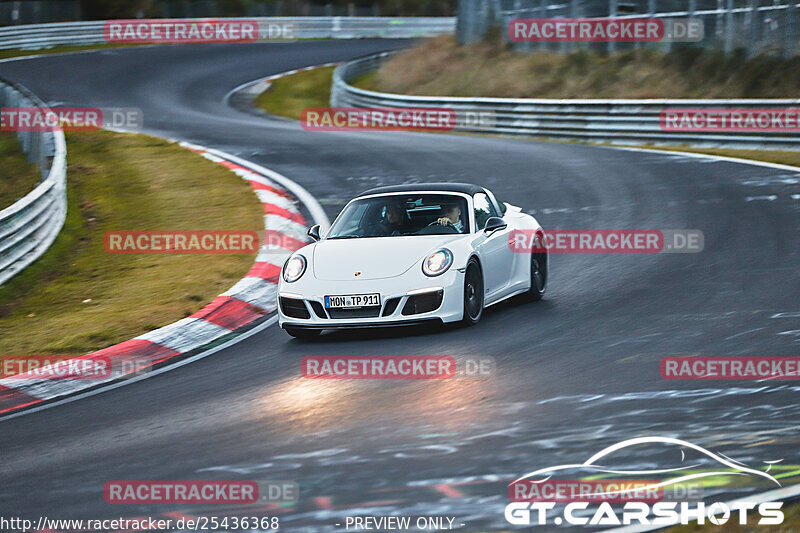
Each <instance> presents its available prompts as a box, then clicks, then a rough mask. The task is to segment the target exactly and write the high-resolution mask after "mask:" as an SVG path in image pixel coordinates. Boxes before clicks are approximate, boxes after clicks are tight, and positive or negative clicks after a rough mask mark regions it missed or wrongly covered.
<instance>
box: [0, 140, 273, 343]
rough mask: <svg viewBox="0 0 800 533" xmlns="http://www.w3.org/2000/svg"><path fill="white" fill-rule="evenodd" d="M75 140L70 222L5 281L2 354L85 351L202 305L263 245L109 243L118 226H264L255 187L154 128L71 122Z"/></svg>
mask: <svg viewBox="0 0 800 533" xmlns="http://www.w3.org/2000/svg"><path fill="white" fill-rule="evenodd" d="M67 152H68V157H67V160H68V170H67V182H68V183H67V195H68V202H69V206H68V207H69V208H68V215H67V220H66V223H65V226H64V228H63V229H62V231H61V233H60V234H59V236H58V238H57V239H56V241H55V242H54V243H53V245H52V246H51V247H50V249H49V250H48V251H47V252H46V253H45V254H44V255H43V256H42V257H41V258H40V259H39V260H38V261H36V262H35V263H34V264H32V265H31V266H29V267H28V268H26V269H25V270H24V271H23V272H22V273H21V274H19V275H18V276H16V277H14V278H12V279H11V280H10V281H8V282H7V283H5V284H4V285H2V286H0V354H7V355H31V354H65V355H67V354H70V355H73V354H75V355H77V354H83V353H87V352H91V351H93V350H97V349H101V348H104V347H107V346H109V345H112V344H115V343H118V342H121V341H124V340H128V339H130V338H133V337H136V336H138V335H141V334H143V333H145V332H147V331H150V330H152V329H155V328H158V327H160V326H163V325H166V324H169V323H171V322H174V321H175V320H179V319H181V318H184V317H186V316H188V315H190V314H192V313H193V312H195V311H197V310H198V309H200V308H201V307H202V306H203V305H205V303H207V302H210V301H211V300H212V299H213V298H214V297H215V296H216V295H217V294H219V293H221V292H224V291H225V290H227V289H228V288H230V287H231V286H232V285H233V284H234V283H235V282H236V281H238V280H239V279H240V278H241V277H242V276H243V275H244V274H245V273H246V272H247V271H248V270H249V268H250V267H251V266H252V263H253V260H254V256H253V255H252V254H249V255H119V254H108V253H106V252H105V249H104V246H103V236H104V234H105V233H106V232H107V231H110V230H173V229H174V230H202V229H207V230H211V229H218V230H225V229H228V230H234V229H237V230H261V229H263V218H262V208H261V205H260V204H259V203H258V200H257V198H256V196H255V195H254V194H253V193H252V191H251V189H250V187H249V186H248V185H247V183H246V182H245V181H244V180H242V179H241V178H239V177H238V176H236V175H235V174H234V173H232V172H230V171H229V170H227V169H226V168H224V167H222V166H221V165H217V164H214V163H212V162H210V161H208V160H206V159H204V158H202V157H201V156H199V155H197V154H196V153H194V152H191V151H189V150H186V149H184V148H181V147H180V146H178V145H176V144H173V143H168V142H167V141H163V140H160V139H156V138H153V137H149V136H146V135H131V134H120V133H111V132H71V133H68V134H67ZM87 300H89V301H87Z"/></svg>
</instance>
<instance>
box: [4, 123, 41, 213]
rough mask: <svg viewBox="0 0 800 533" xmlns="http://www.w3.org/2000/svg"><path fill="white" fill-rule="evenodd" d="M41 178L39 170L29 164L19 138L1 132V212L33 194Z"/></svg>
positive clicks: (10, 133) (11, 133) (6, 132)
mask: <svg viewBox="0 0 800 533" xmlns="http://www.w3.org/2000/svg"><path fill="white" fill-rule="evenodd" d="M39 178H40V174H39V169H38V168H37V167H36V165H35V164H33V163H29V162H28V159H27V157H26V156H25V154H24V153H23V151H22V144H21V143H20V142H19V140H17V136H16V135H15V134H14V133H13V132H10V131H0V210H2V209H4V208H6V207H8V206H10V205H11V204H13V203H14V202H16V201H17V200H18V199H20V198H22V197H23V196H25V195H26V194H28V193H29V192H31V191H32V190H33V189H34V188H35V187H36V184H37V183H39Z"/></svg>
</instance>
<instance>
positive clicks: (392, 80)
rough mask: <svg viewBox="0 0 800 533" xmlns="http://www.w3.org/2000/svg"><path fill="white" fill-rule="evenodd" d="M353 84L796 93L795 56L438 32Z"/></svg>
mask: <svg viewBox="0 0 800 533" xmlns="http://www.w3.org/2000/svg"><path fill="white" fill-rule="evenodd" d="M356 85H357V86H358V87H361V88H364V89H371V90H376V91H383V92H390V93H400V94H412V95H430V96H496V97H505V98H798V97H800V56H795V57H791V58H785V59H784V58H780V57H774V56H758V57H753V58H748V57H746V55H745V54H744V52H743V51H741V50H739V51H736V52H735V53H734V54H732V55H731V56H730V57H725V55H724V54H723V53H722V52H721V51H713V50H703V49H700V48H687V47H676V48H674V49H673V50H672V51H670V52H669V53H663V52H659V51H657V50H652V49H641V50H629V51H621V52H617V53H614V54H608V53H605V52H596V51H588V50H582V51H578V52H574V53H571V54H558V53H554V52H546V51H541V52H532V53H524V52H515V51H512V50H509V49H507V48H506V47H505V46H504V45H503V44H502V43H501V42H500V41H499V39H494V40H492V39H487V40H485V41H483V42H479V43H476V44H472V45H468V46H459V45H458V43H457V42H456V40H455V38H454V37H452V36H440V37H436V38H433V39H430V40H428V41H424V42H423V43H421V44H420V45H418V46H416V47H413V48H409V49H408V50H404V51H402V52H400V53H399V54H397V55H395V56H394V57H393V58H391V59H390V60H389V61H387V62H386V63H385V64H384V65H383V66H382V67H381V68H380V69H378V71H377V72H376V73H375V74H372V75H367V76H365V77H363V78H361V79H360V80H358V81H357V83H356Z"/></svg>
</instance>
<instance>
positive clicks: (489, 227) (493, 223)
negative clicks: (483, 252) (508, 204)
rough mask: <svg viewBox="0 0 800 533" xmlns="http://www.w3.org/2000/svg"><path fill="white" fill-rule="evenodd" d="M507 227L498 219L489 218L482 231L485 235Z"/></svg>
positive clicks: (503, 221)
mask: <svg viewBox="0 0 800 533" xmlns="http://www.w3.org/2000/svg"><path fill="white" fill-rule="evenodd" d="M505 227H508V224H506V221H505V220H503V219H502V218H500V217H489V220H487V221H486V225H485V226H484V227H483V231H485V232H486V233H491V232H493V231H495V230H498V229H503V228H505Z"/></svg>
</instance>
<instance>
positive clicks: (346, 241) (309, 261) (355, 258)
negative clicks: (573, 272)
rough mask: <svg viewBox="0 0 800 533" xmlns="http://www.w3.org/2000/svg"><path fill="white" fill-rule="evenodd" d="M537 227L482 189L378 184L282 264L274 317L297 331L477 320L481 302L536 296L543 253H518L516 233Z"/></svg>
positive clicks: (541, 285)
mask: <svg viewBox="0 0 800 533" xmlns="http://www.w3.org/2000/svg"><path fill="white" fill-rule="evenodd" d="M515 230H521V231H525V232H526V233H528V234H533V233H531V232H539V231H542V228H541V226H540V225H539V223H538V222H537V221H536V219H535V218H533V217H532V216H530V215H527V214H525V213H523V212H522V211H521V209H520V208H519V207H515V206H512V205H509V204H506V203H500V202H498V201H497V200H496V199H495V197H494V195H493V194H492V193H491V192H490V191H488V190H487V189H485V188H483V187H478V186H476V185H468V184H461V183H429V184H424V185H421V184H415V185H397V186H390V187H380V188H377V189H372V190H369V191H366V192H365V193H363V194H361V195H360V196H358V197H356V198H354V199H353V200H351V201H350V202H349V203H348V204H347V205H346V206H345V207H344V209H343V210H342V212H341V213H339V216H338V217H336V220H334V222H333V224H332V225H331V227H330V229H329V230H328V231H327V232H325V234H324V235H320V228H319V226H314V227H312V228H311V229H310V230H309V231H308V235H309V236H310V237H311V238H312V239H314V241H316V242H313V243H311V244H309V245H307V246H305V247H303V248H301V249H299V250H297V251H295V252H294V253H293V254H292V255H291V256H290V257H289V259H288V260H287V261H286V263H285V264H284V265H283V269H282V270H281V276H280V280H279V283H278V304H279V305H278V316H279V318H278V320H279V323H280V326H281V327H282V328H283V329H285V330H286V332H287V333H289V335H292V336H294V337H313V336H316V335H318V334H319V333H320V332H321V331H323V330H326V329H339V328H359V327H379V326H399V325H407V324H412V323H413V324H416V323H419V322H425V321H436V322H440V323H446V322H456V321H462V322H463V323H464V324H467V325H471V324H475V323H477V322H478V321H479V320H480V318H481V315H482V313H483V309H484V308H485V307H487V306H490V305H493V304H496V303H497V302H500V301H502V300H505V299H507V298H510V297H512V296H514V295H518V294H523V293H525V294H527V296H528V297H529V299H531V300H539V299H541V298H542V295H543V294H544V292H545V289H546V286H547V277H548V267H549V259H548V254H547V251H546V250H543V249H537V250H536V251H534V252H533V253H519V252H515V251H514V250H513V249H512V248H513V247H512V246H510V245H509V236H510V235H511V232H512V231H515Z"/></svg>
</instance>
